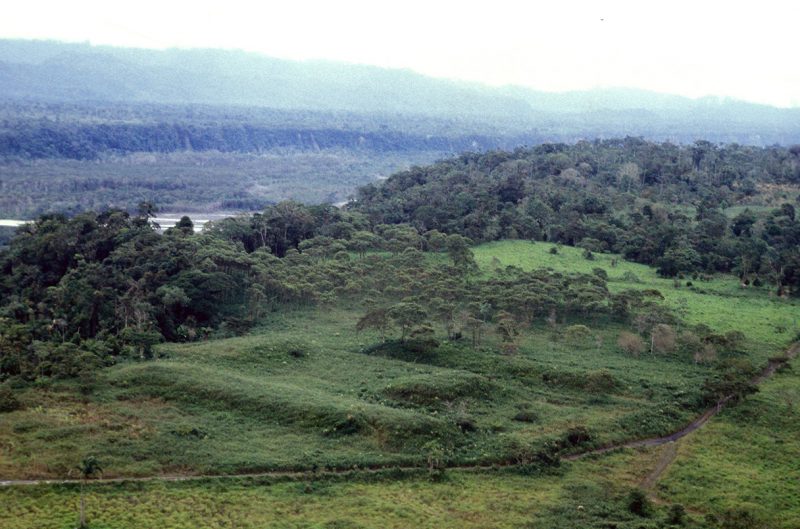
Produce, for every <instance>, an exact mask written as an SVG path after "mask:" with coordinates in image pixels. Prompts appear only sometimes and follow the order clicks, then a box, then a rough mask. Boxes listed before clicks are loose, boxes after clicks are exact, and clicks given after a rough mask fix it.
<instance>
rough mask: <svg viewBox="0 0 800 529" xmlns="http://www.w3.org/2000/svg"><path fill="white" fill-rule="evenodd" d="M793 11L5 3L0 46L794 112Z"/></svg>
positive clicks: (495, 1)
mask: <svg viewBox="0 0 800 529" xmlns="http://www.w3.org/2000/svg"><path fill="white" fill-rule="evenodd" d="M793 4H794V5H793ZM799 17H800V3H798V2H791V1H786V0H761V1H759V2H753V1H744V0H742V1H738V2H737V1H735V0H734V1H730V0H728V1H726V2H723V1H716V0H693V1H685V0H671V1H668V2H648V1H642V0H639V1H628V0H617V1H604V0H595V1H577V0H548V1H544V2H543V1H537V0H528V1H508V0H491V1H483V2H472V1H469V0H461V1H451V0H441V1H437V0H426V1H420V0H404V1H396V0H395V1H381V0H372V1H361V0H328V1H308V0H306V1H304V0H294V1H289V0H283V1H271V0H266V1H260V2H257V1H243V0H225V1H209V0H194V1H191V2H182V1H169V0H160V1H153V0H138V1H128V0H113V1H109V0H104V1H96V0H70V1H64V0H58V1H44V0H26V1H23V2H8V3H6V5H5V6H4V8H3V14H2V17H0V38H31V39H55V40H63V41H71V42H86V41H89V42H91V43H93V44H110V45H117V46H131V47H145V48H170V47H179V48H227V49H243V50H248V51H255V52H260V53H264V54H266V55H270V56H273V57H280V58H287V59H328V60H335V61H345V62H350V63H359V64H371V65H377V66H385V67H391V68H409V69H412V70H415V71H417V72H420V73H423V74H426V75H431V76H435V77H445V78H452V79H461V80H467V81H477V82H481V83H485V84H489V85H498V86H499V85H507V84H514V85H522V86H528V87H531V88H535V89H539V90H547V91H566V90H585V89H591V88H598V87H633V88H642V89H647V90H653V91H657V92H664V93H672V94H680V95H684V96H689V97H701V96H705V95H716V96H723V97H732V98H736V99H744V100H748V101H754V102H759V103H767V104H771V105H775V106H800V68H798V67H797V63H798V62H800V61H798V57H800V53H798V51H800V46H799V45H798V42H797V37H796V34H797V32H798V29H797V28H798V25H797V24H798V23H797V20H798V18H799Z"/></svg>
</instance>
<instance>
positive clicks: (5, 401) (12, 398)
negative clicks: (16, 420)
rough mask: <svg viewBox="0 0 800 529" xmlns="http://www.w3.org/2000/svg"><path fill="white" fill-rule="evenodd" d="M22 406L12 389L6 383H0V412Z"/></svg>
mask: <svg viewBox="0 0 800 529" xmlns="http://www.w3.org/2000/svg"><path fill="white" fill-rule="evenodd" d="M21 407H22V404H20V402H19V400H18V399H17V397H16V395H14V391H13V390H12V389H11V387H9V386H8V384H3V385H0V413H3V412H9V411H14V410H18V409H19V408H21Z"/></svg>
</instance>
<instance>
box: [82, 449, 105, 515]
mask: <svg viewBox="0 0 800 529" xmlns="http://www.w3.org/2000/svg"><path fill="white" fill-rule="evenodd" d="M77 469H78V472H80V475H81V506H80V518H79V522H78V527H81V528H84V527H87V525H86V497H85V494H84V490H83V488H84V485H85V483H86V481H87V480H88V479H90V478H92V477H93V476H95V475H97V474H99V473H101V472H103V469H102V467H101V466H100V462H99V461H98V460H97V459H96V458H95V457H94V456H87V457H85V458H84V459H83V461H81V464H80V465H78V467H77Z"/></svg>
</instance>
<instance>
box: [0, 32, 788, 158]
mask: <svg viewBox="0 0 800 529" xmlns="http://www.w3.org/2000/svg"><path fill="white" fill-rule="evenodd" d="M3 100H4V101H51V102H91V101H103V102H125V103H157V104H168V105H197V104H201V105H227V106H230V105H234V106H246V107H265V108H274V109H297V110H311V111H319V112H328V111H348V112H359V113H381V114H388V115H420V116H428V117H432V118H447V119H450V118H459V119H469V120H481V121H485V122H491V123H502V124H504V126H506V125H507V126H508V127H510V130H512V132H514V133H518V132H520V131H529V130H532V129H536V130H538V131H543V132H545V133H548V134H550V136H552V137H554V138H557V137H564V138H587V139H592V138H595V137H605V138H608V137H612V136H624V135H637V136H644V137H648V138H651V139H659V140H670V141H681V142H686V141H694V139H699V138H703V139H709V140H711V141H720V142H740V143H751V144H761V145H764V144H771V143H783V144H788V143H797V142H800V109H797V108H793V109H781V108H775V107H770V106H766V105H760V104H755V103H748V102H743V101H736V100H730V99H720V98H715V97H707V98H701V99H690V98H686V97H682V96H677V95H669V94H659V93H654V92H648V91H645V90H638V89H630V88H611V89H602V90H589V91H577V92H564V93H548V92H540V91H536V90H532V89H529V88H524V87H517V86H507V87H500V88H494V87H489V86H485V85H480V84H477V83H468V82H461V81H451V80H444V79H437V78H432V77H427V76H424V75H421V74H418V73H415V72H413V71H410V70H398V69H387V68H380V67H376V66H364V65H354V64H345V63H336V62H328V61H291V60H284V59H276V58H272V57H267V56H264V55H260V54H257V53H251V52H244V51H235V50H214V49H192V50H182V49H168V50H148V49H135V48H115V47H110V46H92V45H90V44H86V43H60V42H54V41H24V40H0V101H3ZM463 132H464V133H467V134H468V133H471V132H473V131H471V130H466V129H465V130H464V131H463Z"/></svg>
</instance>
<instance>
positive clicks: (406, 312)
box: [389, 301, 428, 342]
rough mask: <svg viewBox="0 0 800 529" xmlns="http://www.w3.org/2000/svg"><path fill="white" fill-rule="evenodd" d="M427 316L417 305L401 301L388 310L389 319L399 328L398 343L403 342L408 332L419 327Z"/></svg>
mask: <svg viewBox="0 0 800 529" xmlns="http://www.w3.org/2000/svg"><path fill="white" fill-rule="evenodd" d="M427 316H428V314H427V313H426V312H425V309H423V308H422V307H421V306H420V305H419V304H418V303H415V302H413V301H403V302H400V303H398V304H396V305H394V306H392V307H391V308H390V309H389V317H390V318H391V319H392V321H393V322H394V323H395V324H396V325H397V326H398V327H400V341H401V342H405V341H406V336H407V335H408V333H409V331H410V330H411V329H412V328H413V327H415V326H416V325H419V324H420V323H422V322H423V321H425V318H426V317H427Z"/></svg>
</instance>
